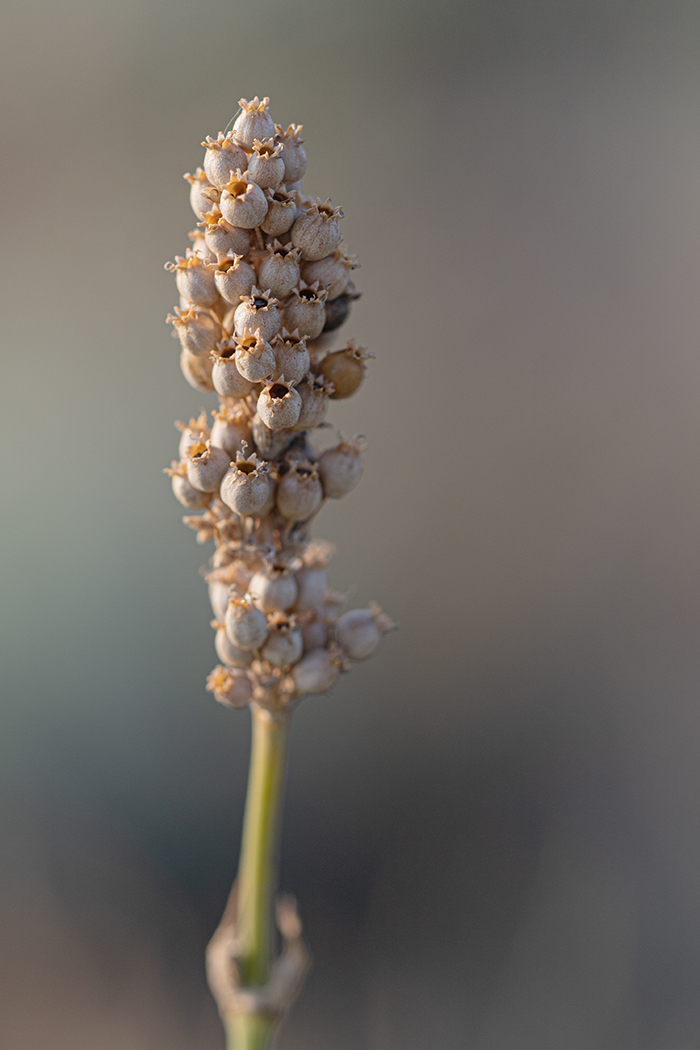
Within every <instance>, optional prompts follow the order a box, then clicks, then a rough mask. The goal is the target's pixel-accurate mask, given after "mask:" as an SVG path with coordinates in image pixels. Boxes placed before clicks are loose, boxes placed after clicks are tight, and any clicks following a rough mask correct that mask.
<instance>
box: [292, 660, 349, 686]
mask: <svg viewBox="0 0 700 1050" xmlns="http://www.w3.org/2000/svg"><path fill="white" fill-rule="evenodd" d="M339 674H340V668H339V666H338V663H337V661H336V660H335V659H334V658H333V656H332V655H331V653H330V652H329V651H328V649H312V650H311V652H310V653H307V654H306V656H304V657H302V659H301V660H300V661H299V663H298V664H297V665H296V667H294V668H293V670H292V680H293V682H294V685H295V687H296V689H297V690H298V692H300V693H327V692H328V690H329V689H330V688H331V687H332V686H334V685H335V683H336V682H337V680H338V675H339Z"/></svg>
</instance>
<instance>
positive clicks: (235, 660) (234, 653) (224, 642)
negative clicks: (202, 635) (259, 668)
mask: <svg viewBox="0 0 700 1050" xmlns="http://www.w3.org/2000/svg"><path fill="white" fill-rule="evenodd" d="M214 647H215V649H216V655H217V656H218V657H219V659H220V660H221V662H222V664H226V666H227V667H241V668H244V667H250V665H251V664H252V662H253V654H252V652H251V651H250V649H241V647H240V646H238V645H234V644H233V642H232V641H231V639H230V638H229V636H228V635H227V634H226V630H225V628H224V627H219V629H218V630H217V632H216V639H215V642H214Z"/></svg>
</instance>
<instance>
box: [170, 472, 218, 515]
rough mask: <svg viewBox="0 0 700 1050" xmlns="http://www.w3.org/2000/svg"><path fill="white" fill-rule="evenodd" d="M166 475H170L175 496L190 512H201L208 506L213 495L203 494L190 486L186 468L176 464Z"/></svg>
mask: <svg viewBox="0 0 700 1050" xmlns="http://www.w3.org/2000/svg"><path fill="white" fill-rule="evenodd" d="M165 473H166V474H170V476H171V478H172V486H173V495H174V496H175V499H176V500H177V501H178V503H181V504H182V505H183V507H187V509H188V510H201V509H202V508H203V507H206V506H207V504H208V503H209V501H210V500H211V493H210V492H201V491H200V490H199V489H196V488H195V487H194V485H192V484H190V481H189V479H188V478H187V476H186V473H185V467H184V466H183V465H182V464H178V463H174V464H173V466H172V468H171V469H169V470H167V469H166V472H165Z"/></svg>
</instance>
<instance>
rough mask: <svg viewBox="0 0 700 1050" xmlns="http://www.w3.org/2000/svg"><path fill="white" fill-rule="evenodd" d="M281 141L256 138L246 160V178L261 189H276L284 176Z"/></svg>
mask: <svg viewBox="0 0 700 1050" xmlns="http://www.w3.org/2000/svg"><path fill="white" fill-rule="evenodd" d="M282 149H283V146H282V143H281V142H278V143H275V140H274V139H271V138H270V139H264V140H263V141H262V142H261V141H260V139H256V140H255V142H254V143H253V152H252V154H251V157H250V160H249V161H248V178H249V179H250V180H251V181H252V182H255V183H257V185H258V186H259V187H260V189H261V190H273V191H274V190H276V189H277V187H278V186H279V185H280V183H281V182H282V179H283V178H284V160H283V159H282V157H281V156H280V154H281V153H282Z"/></svg>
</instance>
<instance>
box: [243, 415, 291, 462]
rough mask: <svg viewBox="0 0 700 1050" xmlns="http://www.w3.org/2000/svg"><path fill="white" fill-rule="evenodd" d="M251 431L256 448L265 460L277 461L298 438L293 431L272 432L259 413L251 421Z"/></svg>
mask: <svg viewBox="0 0 700 1050" xmlns="http://www.w3.org/2000/svg"><path fill="white" fill-rule="evenodd" d="M251 429H252V431H253V441H254V442H255V447H256V449H257V450H258V453H259V455H261V456H262V457H263V459H277V457H278V456H280V455H281V454H282V453H283V452H284V450H285V449H286V448H288V446H289V444H290V442H292V441H293V440H294V439H295V437H296V434H295V433H294V431H293V430H286V429H283V430H271V429H270V427H268V426H266V424H265V423H263V421H262V419H261V418H260V416H259V415H258V414H257V412H256V414H255V415H254V416H253V419H252V420H251Z"/></svg>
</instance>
